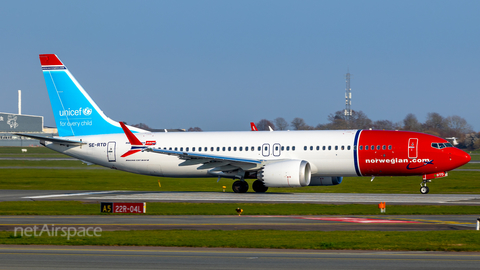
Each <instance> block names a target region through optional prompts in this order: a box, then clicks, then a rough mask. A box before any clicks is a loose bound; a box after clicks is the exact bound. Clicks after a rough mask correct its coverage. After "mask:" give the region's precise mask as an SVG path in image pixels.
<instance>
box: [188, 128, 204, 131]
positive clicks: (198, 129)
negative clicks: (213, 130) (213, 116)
mask: <svg viewBox="0 0 480 270" xmlns="http://www.w3.org/2000/svg"><path fill="white" fill-rule="evenodd" d="M187 131H190V132H201V131H203V130H202V129H201V128H199V127H190V128H189V129H188V130H187Z"/></svg>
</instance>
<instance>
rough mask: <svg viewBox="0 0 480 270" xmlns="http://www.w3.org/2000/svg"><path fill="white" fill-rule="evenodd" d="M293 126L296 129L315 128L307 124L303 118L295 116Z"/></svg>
mask: <svg viewBox="0 0 480 270" xmlns="http://www.w3.org/2000/svg"><path fill="white" fill-rule="evenodd" d="M292 127H293V129H295V130H309V129H313V127H311V126H309V125H307V124H306V123H305V120H303V118H299V117H295V119H293V120H292Z"/></svg>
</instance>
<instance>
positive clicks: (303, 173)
mask: <svg viewBox="0 0 480 270" xmlns="http://www.w3.org/2000/svg"><path fill="white" fill-rule="evenodd" d="M311 176H312V171H311V169H310V163H308V162H307V161H305V160H287V161H279V162H275V163H271V164H267V165H265V167H264V168H263V169H262V170H260V171H259V172H258V174H257V177H258V179H260V180H262V181H263V183H264V184H265V186H266V187H305V186H308V185H309V184H310V178H311Z"/></svg>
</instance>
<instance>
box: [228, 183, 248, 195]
mask: <svg viewBox="0 0 480 270" xmlns="http://www.w3.org/2000/svg"><path fill="white" fill-rule="evenodd" d="M232 189H233V192H235V193H245V192H247V191H248V183H247V181H235V182H233V185H232Z"/></svg>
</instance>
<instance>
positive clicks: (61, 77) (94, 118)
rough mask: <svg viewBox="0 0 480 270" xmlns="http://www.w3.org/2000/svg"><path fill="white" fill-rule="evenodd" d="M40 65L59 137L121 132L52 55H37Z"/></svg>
mask: <svg viewBox="0 0 480 270" xmlns="http://www.w3.org/2000/svg"><path fill="white" fill-rule="evenodd" d="M40 63H41V64H42V70H43V76H44V77H45V83H46V84H47V89H48V95H49V97H50V103H51V104H52V110H53V114H54V116H55V122H56V124H57V129H58V134H59V135H60V136H61V137H63V136H84V135H100V134H113V133H123V129H122V128H121V127H120V125H119V124H118V122H115V121H113V120H112V119H110V118H108V117H107V116H106V115H105V114H104V113H103V112H102V110H100V108H99V107H98V106H97V104H95V102H94V101H93V100H92V99H91V98H90V96H89V95H88V94H87V92H85V90H84V89H83V87H82V86H81V85H80V84H79V83H78V82H77V80H75V78H74V77H73V75H72V74H71V73H70V72H69V71H68V69H67V67H65V65H63V63H62V62H61V61H60V59H59V58H58V57H57V56H56V55H55V54H41V55H40ZM132 131H133V132H142V131H144V130H140V129H136V128H132Z"/></svg>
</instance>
